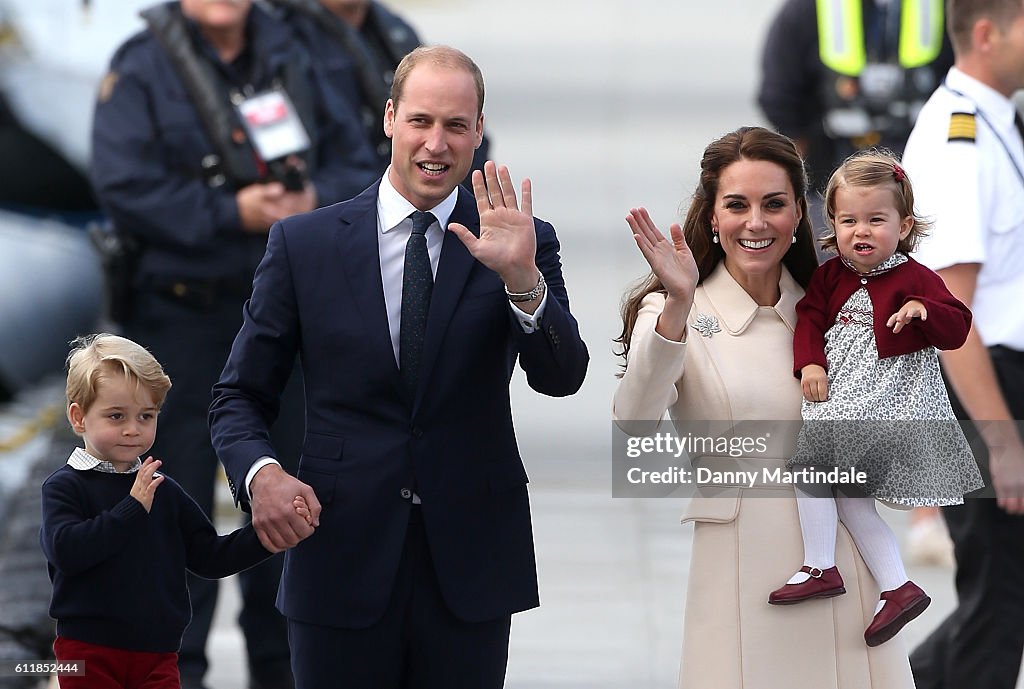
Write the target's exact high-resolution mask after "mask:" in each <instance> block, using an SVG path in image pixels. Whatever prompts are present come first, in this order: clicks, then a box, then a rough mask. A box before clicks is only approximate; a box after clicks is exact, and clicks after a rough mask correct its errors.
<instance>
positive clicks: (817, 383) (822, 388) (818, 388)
mask: <svg viewBox="0 0 1024 689" xmlns="http://www.w3.org/2000/svg"><path fill="white" fill-rule="evenodd" d="M800 389H801V390H803V392H804V399H805V400H807V401H808V402H824V401H826V400H827V399H828V373H827V372H826V371H825V369H824V368H822V367H821V366H819V365H818V364H807V365H806V366H804V367H803V368H802V369H800Z"/></svg>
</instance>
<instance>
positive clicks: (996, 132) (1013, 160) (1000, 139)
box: [942, 80, 1024, 185]
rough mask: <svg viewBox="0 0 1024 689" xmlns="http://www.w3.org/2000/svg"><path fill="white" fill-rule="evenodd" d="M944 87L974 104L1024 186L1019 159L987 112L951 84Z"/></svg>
mask: <svg viewBox="0 0 1024 689" xmlns="http://www.w3.org/2000/svg"><path fill="white" fill-rule="evenodd" d="M942 86H943V88H945V89H946V90H947V91H949V92H951V93H955V94H956V95H958V96H960V97H961V98H966V99H967V100H969V101H971V102H972V103H974V109H975V112H976V114H977V115H978V117H980V118H981V121H982V122H984V123H985V126H987V127H988V128H989V129H991V130H992V133H993V134H994V135H995V137H996V140H997V141H998V142H999V144H1000V145H1001V146H1002V147H1003V150H1004V151H1006V157H1007V158H1009V159H1010V163H1011V164H1012V165H1013V170H1014V172H1016V173H1017V179H1019V180H1020V183H1021V184H1022V185H1024V172H1022V171H1021V169H1020V165H1018V164H1017V159H1016V158H1014V157H1013V151H1012V150H1011V149H1010V147H1009V146H1008V145H1007V144H1006V140H1005V139H1003V137H1002V136H1000V135H999V130H998V129H996V128H995V127H994V126H993V125H992V122H991V121H990V120H989V119H988V117H987V116H986V115H985V111H983V110H982V109H981V106H979V105H978V103H977V101H975V100H974V99H973V98H971V97H970V96H968V95H967V94H965V93H963V92H962V91H957V90H956V89H955V88H952V87H950V86H949V84H947V83H946V82H945V80H943V82H942Z"/></svg>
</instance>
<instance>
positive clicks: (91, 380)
mask: <svg viewBox="0 0 1024 689" xmlns="http://www.w3.org/2000/svg"><path fill="white" fill-rule="evenodd" d="M67 368H68V382H67V387H66V389H65V390H66V394H67V398H68V399H67V403H68V405H70V404H71V403H72V402H77V403H78V406H80V407H81V408H82V411H89V407H91V406H92V403H93V402H95V401H96V395H97V390H98V388H99V384H100V381H102V380H103V379H105V378H110V377H111V376H116V375H122V376H124V377H125V378H127V379H128V380H129V381H130V382H132V381H133V382H134V383H135V384H136V385H141V386H143V387H144V388H146V390H148V391H149V393H150V394H151V395H152V396H153V402H154V403H155V404H156V406H157V407H159V406H160V405H162V404H163V403H164V398H166V397H167V391H168V390H170V389H171V379H170V378H168V377H167V374H165V373H164V369H163V367H162V366H160V362H159V361H157V360H156V358H155V357H154V356H153V355H152V354H150V353H149V351H147V350H146V348H145V347H143V346H142V345H140V344H137V343H135V342H132V341H131V340H129V339H126V338H124V337H118V336H117V335H110V334H108V333H99V334H96V335H87V336H85V337H79V338H78V339H76V340H75V341H74V342H72V343H71V352H70V353H69V354H68V359H67Z"/></svg>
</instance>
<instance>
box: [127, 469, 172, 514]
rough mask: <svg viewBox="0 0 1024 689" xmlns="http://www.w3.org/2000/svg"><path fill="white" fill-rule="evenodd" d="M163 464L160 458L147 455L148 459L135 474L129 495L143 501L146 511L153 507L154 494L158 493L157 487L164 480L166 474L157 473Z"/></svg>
mask: <svg viewBox="0 0 1024 689" xmlns="http://www.w3.org/2000/svg"><path fill="white" fill-rule="evenodd" d="M161 464H162V462H161V461H160V460H159V459H153V458H152V457H147V458H146V461H145V462H143V463H142V467H141V468H140V469H139V471H138V472H137V473H136V474H135V483H133V484H132V490H131V492H130V493H129V495H131V496H132V497H133V498H135V499H136V500H138V501H139V502H140V503H142V506H143V507H145V508H146V512H149V511H150V510H151V509H153V496H154V495H156V489H157V487H158V486H159V485H160V484H161V483H163V482H164V475H163V474H157V473H156V470H157V469H159V468H160V465H161Z"/></svg>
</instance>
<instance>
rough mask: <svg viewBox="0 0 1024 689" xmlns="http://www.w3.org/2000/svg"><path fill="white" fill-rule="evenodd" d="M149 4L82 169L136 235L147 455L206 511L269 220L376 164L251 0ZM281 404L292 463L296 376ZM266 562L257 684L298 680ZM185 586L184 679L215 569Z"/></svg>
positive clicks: (359, 179) (203, 664) (273, 568)
mask: <svg viewBox="0 0 1024 689" xmlns="http://www.w3.org/2000/svg"><path fill="white" fill-rule="evenodd" d="M143 18H144V19H145V20H146V22H147V24H148V28H147V29H146V30H144V31H143V32H141V33H139V34H138V35H136V36H134V37H132V38H130V39H129V40H128V41H127V42H126V43H125V44H124V45H123V46H121V48H120V49H119V50H118V51H117V52H116V54H115V55H114V57H113V60H112V63H111V67H110V71H109V73H108V74H107V76H106V77H105V78H104V79H103V81H102V83H101V87H100V92H99V97H98V103H97V106H96V112H95V119H94V125H93V149H92V151H93V158H92V165H91V180H92V182H93V186H94V188H95V190H96V193H97V196H98V198H99V200H100V202H101V204H102V206H103V207H104V209H105V210H106V211H107V212H108V214H109V216H110V218H111V219H112V221H113V223H114V224H115V225H116V227H117V228H118V231H119V232H120V233H122V234H124V235H126V236H127V237H128V238H130V239H131V240H133V241H134V243H135V244H137V245H138V247H139V249H138V255H137V259H136V267H135V270H134V275H133V277H132V280H131V289H130V290H129V293H130V294H131V296H132V297H133V299H132V303H131V304H130V308H128V309H127V315H126V317H125V319H124V323H123V327H124V331H125V334H126V335H127V336H128V337H130V338H132V339H134V340H136V341H138V342H140V343H143V344H145V345H146V346H147V347H148V348H149V349H151V350H152V352H153V353H154V355H156V356H157V357H158V358H159V359H160V360H161V361H162V362H164V366H165V368H166V370H167V372H168V373H169V374H170V375H171V376H172V377H173V378H174V391H173V392H172V393H171V395H169V397H168V399H167V402H166V404H165V406H164V409H163V411H162V413H161V420H160V426H161V440H159V441H158V443H157V445H156V446H155V447H154V449H153V454H154V456H158V457H161V458H163V459H164V467H165V468H166V469H167V472H168V474H169V475H171V476H172V477H174V478H175V479H176V480H177V481H178V482H179V483H181V484H182V486H183V487H184V488H185V489H186V490H187V491H188V492H189V493H190V494H191V495H192V496H193V497H195V498H196V500H197V501H198V502H199V503H200V505H201V506H202V507H203V509H205V510H206V511H207V512H209V511H210V510H211V509H212V506H213V486H214V477H215V471H216V467H217V458H216V456H215V454H214V452H213V449H212V447H211V445H210V438H209V432H208V430H207V424H206V413H207V408H208V406H209V404H210V388H211V387H212V385H213V384H214V383H215V382H216V381H217V378H218V376H219V374H220V371H221V368H222V367H223V365H224V361H225V360H226V359H227V354H228V352H229V350H230V347H231V343H232V340H233V338H234V336H235V333H237V332H238V329H239V326H240V325H241V313H242V305H243V303H244V301H245V300H246V298H247V297H248V294H249V292H250V289H251V284H252V277H253V274H254V271H255V268H256V266H257V264H258V263H259V261H260V259H261V257H262V255H263V252H264V249H265V244H266V237H267V231H268V229H269V227H270V225H271V224H272V223H273V222H275V221H277V220H279V219H281V218H283V217H285V216H288V215H292V214H295V213H299V212H304V211H309V210H312V209H313V208H315V207H318V206H322V205H326V204H330V203H334V202H337V201H341V200H344V199H347V198H349V197H351V196H353V195H354V194H355V193H357V192H359V191H361V190H362V189H364V188H365V187H366V186H367V185H368V184H369V183H370V182H372V181H373V179H374V177H375V174H376V171H375V165H374V162H373V152H372V150H371V149H370V148H369V146H368V145H367V143H366V140H365V137H364V136H363V132H362V130H361V127H360V126H359V122H358V117H357V115H356V114H355V112H354V111H353V110H351V109H350V108H345V107H344V103H327V102H326V101H325V97H324V91H325V87H324V85H323V84H322V83H321V81H320V79H319V77H318V76H317V74H316V73H315V71H314V70H313V69H312V67H311V61H310V58H309V56H308V54H307V53H306V52H305V51H304V49H303V48H302V47H301V45H300V44H299V43H298V42H296V41H295V39H294V37H293V35H292V34H291V32H290V30H289V29H288V28H287V27H286V26H284V25H282V24H281V23H280V22H278V21H276V20H275V19H274V18H272V17H271V16H270V15H268V14H267V13H266V12H265V11H263V10H261V9H260V8H259V7H258V6H253V5H252V3H251V0H181V1H180V2H171V3H166V4H162V5H157V6H155V7H153V8H150V9H149V10H146V11H145V12H144V13H143ZM267 375H273V372H272V371H268V372H267ZM281 411H282V414H281V417H282V418H281V419H280V420H279V422H278V426H277V430H278V438H277V439H276V441H275V445H276V447H277V448H278V449H279V453H280V454H281V455H283V457H284V458H287V459H290V460H291V462H292V463H294V462H295V461H297V455H298V450H299V446H300V444H301V437H302V433H303V424H304V422H303V408H302V401H301V383H299V384H298V386H297V387H296V386H295V385H293V392H292V395H291V398H290V399H287V398H286V400H285V402H283V404H282V410H281ZM286 461H287V460H286ZM269 563H270V564H264V565H261V566H260V567H258V568H255V569H253V570H250V571H249V572H246V573H243V574H242V575H241V576H240V581H241V588H242V596H243V606H244V607H243V610H242V613H241V616H240V618H239V622H240V624H241V626H242V629H243V631H244V632H245V638H246V649H247V652H248V660H249V671H250V685H249V686H250V687H252V688H253V689H263V688H265V687H275V688H276V687H289V686H291V685H292V679H291V672H290V666H289V653H288V643H287V638H286V630H285V623H284V620H283V618H282V617H281V616H280V615H279V614H278V613H277V611H276V610H275V609H274V607H273V603H274V597H275V595H276V590H277V582H278V580H279V578H280V567H281V563H282V557H281V556H277V557H275V558H272V559H271V560H270V561H269ZM112 585H116V583H112ZM189 589H190V595H191V598H192V606H193V621H192V624H191V625H190V626H189V628H188V629H187V630H186V633H185V637H184V640H183V642H182V648H181V653H180V656H179V668H180V671H181V675H182V685H183V687H186V688H187V687H195V686H199V685H200V683H201V681H202V677H203V675H204V674H205V672H206V669H207V660H206V655H205V645H206V638H207V634H208V631H209V626H210V622H211V618H212V614H213V608H214V603H215V599H216V583H215V582H207V581H205V580H201V579H198V578H195V577H190V579H189Z"/></svg>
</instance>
